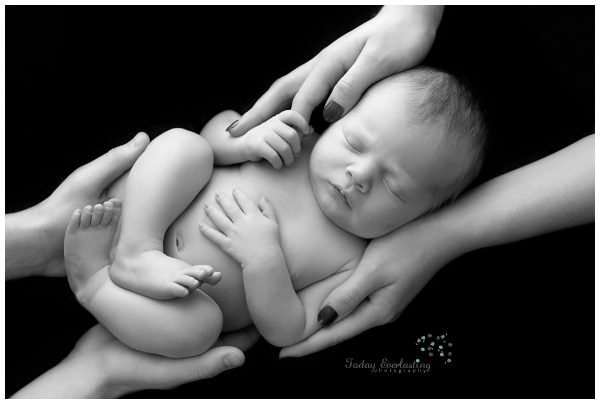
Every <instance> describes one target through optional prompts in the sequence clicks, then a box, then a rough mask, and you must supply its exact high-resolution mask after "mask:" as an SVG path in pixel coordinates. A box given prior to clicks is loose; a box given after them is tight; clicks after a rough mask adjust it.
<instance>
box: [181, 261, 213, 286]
mask: <svg viewBox="0 0 600 404" xmlns="http://www.w3.org/2000/svg"><path fill="white" fill-rule="evenodd" d="M213 273H214V269H213V268H212V267H211V266H210V265H194V266H191V267H188V268H185V269H184V270H183V274H184V275H187V276H191V277H192V278H196V280H198V281H200V282H206V281H207V280H208V278H210V277H211V275H212V274H213Z"/></svg>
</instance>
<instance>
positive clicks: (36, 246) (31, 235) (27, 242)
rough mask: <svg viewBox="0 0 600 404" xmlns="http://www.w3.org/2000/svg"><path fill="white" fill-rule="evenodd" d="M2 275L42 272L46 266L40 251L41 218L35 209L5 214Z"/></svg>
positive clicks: (43, 232) (43, 243)
mask: <svg viewBox="0 0 600 404" xmlns="http://www.w3.org/2000/svg"><path fill="white" fill-rule="evenodd" d="M4 220H5V233H4V236H5V245H4V246H5V266H6V269H5V277H6V279H7V280H8V279H15V278H22V277H25V276H31V275H36V274H42V273H43V272H44V271H45V268H46V267H47V266H48V265H49V262H47V260H46V259H44V258H43V257H45V256H47V255H48V254H45V253H40V252H41V250H44V249H46V248H47V244H48V243H47V240H46V237H47V235H46V229H45V227H44V221H43V217H41V216H40V215H38V214H37V213H36V212H35V208H31V209H27V210H24V211H22V212H17V213H10V214H7V215H5V217H4Z"/></svg>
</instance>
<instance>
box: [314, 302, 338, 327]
mask: <svg viewBox="0 0 600 404" xmlns="http://www.w3.org/2000/svg"><path fill="white" fill-rule="evenodd" d="M337 316H338V314H337V311H335V310H334V309H333V308H332V307H331V306H325V307H323V308H322V309H321V311H320V312H319V315H318V317H317V320H319V324H321V325H329V324H331V323H333V322H334V321H335V319H336V318H337Z"/></svg>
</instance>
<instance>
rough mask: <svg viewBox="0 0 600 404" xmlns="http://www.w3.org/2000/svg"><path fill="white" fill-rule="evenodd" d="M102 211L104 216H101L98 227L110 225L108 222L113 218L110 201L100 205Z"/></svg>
mask: <svg viewBox="0 0 600 404" xmlns="http://www.w3.org/2000/svg"><path fill="white" fill-rule="evenodd" d="M102 209H103V210H104V214H103V215H102V221H101V222H100V226H103V227H104V226H106V225H107V224H109V223H110V220H111V219H112V217H113V210H114V207H113V204H112V202H111V201H106V202H104V203H103V204H102Z"/></svg>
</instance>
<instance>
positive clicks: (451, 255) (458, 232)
mask: <svg viewBox="0 0 600 404" xmlns="http://www.w3.org/2000/svg"><path fill="white" fill-rule="evenodd" d="M416 223H417V225H418V226H419V229H420V234H422V235H423V237H426V238H427V239H428V240H429V241H430V244H431V245H432V246H434V248H436V249H437V250H438V251H443V252H444V255H445V259H446V260H448V261H450V260H453V259H455V258H457V257H459V256H461V255H463V254H466V253H468V252H469V251H471V250H472V249H473V248H472V246H471V245H472V243H471V242H470V234H469V233H468V232H466V231H465V227H464V225H463V224H462V223H461V217H460V216H459V215H457V212H455V210H454V209H453V207H452V206H447V207H445V208H442V209H441V210H439V211H437V212H434V213H432V214H430V215H427V216H425V217H424V218H423V219H422V220H417V222H416Z"/></svg>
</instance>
